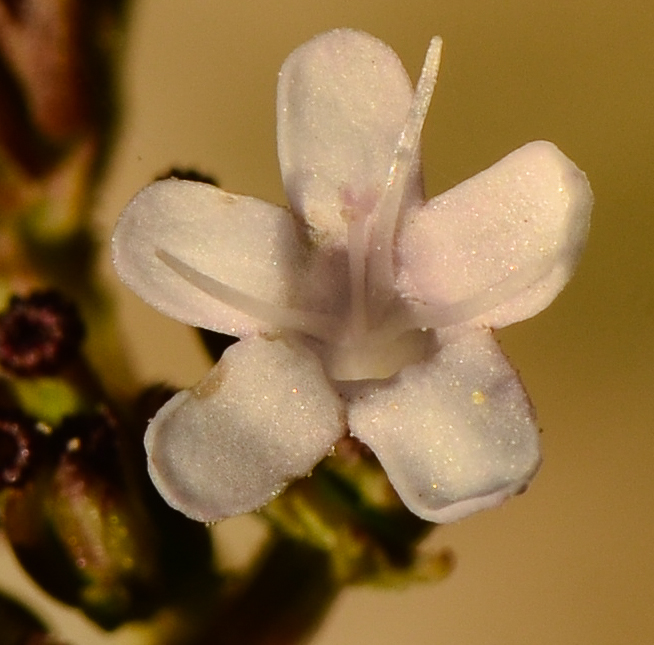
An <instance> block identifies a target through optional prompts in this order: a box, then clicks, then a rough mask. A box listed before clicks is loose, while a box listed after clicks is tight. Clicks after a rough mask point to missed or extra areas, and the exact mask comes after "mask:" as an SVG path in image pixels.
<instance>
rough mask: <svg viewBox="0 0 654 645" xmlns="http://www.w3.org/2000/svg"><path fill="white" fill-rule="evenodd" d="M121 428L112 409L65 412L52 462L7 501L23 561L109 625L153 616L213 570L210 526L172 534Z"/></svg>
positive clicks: (60, 594) (63, 596)
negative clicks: (137, 476)
mask: <svg viewBox="0 0 654 645" xmlns="http://www.w3.org/2000/svg"><path fill="white" fill-rule="evenodd" d="M118 437H119V432H118V424H117V422H116V420H115V419H114V418H113V417H112V416H111V415H110V414H109V413H107V412H101V413H96V414H89V415H78V416H74V417H70V418H68V419H66V420H64V422H63V423H62V424H61V425H60V426H59V427H58V428H55V429H54V430H53V432H52V434H51V436H49V437H48V441H49V445H50V452H51V459H50V463H49V464H47V465H46V466H44V467H42V468H40V469H39V471H38V476H36V477H35V478H33V479H32V480H31V481H30V482H28V484H27V485H26V486H24V487H23V488H22V489H20V490H11V491H9V493H10V494H8V495H7V497H6V500H5V509H4V511H5V512H4V516H5V517H4V524H5V526H4V528H5V531H6V534H7V537H8V539H9V542H10V544H11V546H12V547H13V549H14V552H15V554H16V556H17V558H18V560H19V561H20V563H21V564H22V566H23V567H24V569H25V570H26V571H27V572H28V573H29V574H30V575H31V576H32V577H33V578H34V579H35V581H36V582H38V583H39V584H40V585H41V586H42V587H43V588H44V589H45V590H46V591H47V592H48V593H50V594H51V595H53V596H55V597H56V598H58V599H59V600H61V601H63V602H65V603H68V604H70V605H73V606H77V607H79V608H81V609H82V610H83V611H84V612H85V613H86V614H87V616H89V617H90V618H91V619H92V620H94V621H95V622H96V623H97V624H98V625H100V626H101V627H103V628H105V629H114V628H116V627H118V626H119V625H121V624H122V623H124V622H125V621H129V620H138V619H144V618H147V617H149V616H151V615H152V614H153V613H154V612H156V611H158V610H159V609H161V608H162V607H165V606H168V605H169V604H170V603H172V602H174V598H173V597H174V595H175V593H177V592H178V591H179V590H180V589H182V588H183V584H182V582H181V581H182V580H183V579H184V577H185V576H189V575H195V574H196V573H197V572H198V571H199V570H205V571H207V572H208V571H209V570H210V568H209V562H210V553H211V550H210V542H209V538H208V535H207V532H206V529H205V527H203V526H201V525H200V526H198V525H197V524H196V523H192V522H190V521H188V522H185V523H184V525H183V526H182V527H179V526H178V527H176V529H177V530H176V531H173V534H172V535H167V534H166V531H165V528H166V527H165V526H162V522H161V520H160V518H159V517H156V516H155V515H154V514H153V512H152V510H151V509H150V508H146V507H145V505H144V504H143V503H142V501H141V499H140V497H139V495H138V494H137V493H136V491H137V490H138V484H136V483H135V482H133V481H131V480H129V473H128V469H125V468H124V466H123V464H124V463H125V461H124V459H123V455H122V449H121V446H120V443H119V441H118ZM171 512H172V511H171ZM187 526H190V532H187V531H186V527H187ZM171 543H174V544H175V547H176V549H182V553H181V554H179V553H177V552H175V557H177V558H178V560H179V562H181V563H183V564H182V569H183V570H182V571H179V570H178V567H179V566H180V565H179V562H171V561H170V555H171V554H170V551H171V548H170V544H171ZM185 565H186V566H185ZM207 575H209V574H205V576H207Z"/></svg>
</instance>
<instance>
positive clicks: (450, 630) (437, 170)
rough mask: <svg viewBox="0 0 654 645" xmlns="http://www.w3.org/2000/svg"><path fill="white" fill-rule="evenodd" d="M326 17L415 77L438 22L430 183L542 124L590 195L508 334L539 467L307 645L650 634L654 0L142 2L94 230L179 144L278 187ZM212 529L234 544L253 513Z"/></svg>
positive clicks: (135, 346) (178, 331)
mask: <svg viewBox="0 0 654 645" xmlns="http://www.w3.org/2000/svg"><path fill="white" fill-rule="evenodd" d="M337 26H351V27H356V28H361V29H365V30H367V31H370V32H371V33H373V34H375V35H376V36H378V37H380V38H381V39H382V40H385V41H386V42H388V43H389V44H390V45H391V46H392V47H393V48H394V49H395V50H396V51H397V52H398V54H399V56H400V58H401V59H402V60H403V62H404V63H405V66H406V67H407V69H408V71H409V73H410V74H411V76H412V78H414V80H415V79H416V77H417V74H418V71H419V68H420V65H421V63H422V57H423V55H424V52H425V50H426V47H427V44H428V41H429V38H430V37H431V36H432V35H433V34H440V35H442V36H443V38H444V41H445V49H444V54H443V63H442V68H441V69H442V72H441V77H440V81H439V84H438V87H437V89H436V93H435V97H434V100H433V103H432V108H431V113H430V115H429V117H428V121H427V126H426V132H425V138H424V143H423V158H424V170H425V178H426V183H427V189H428V190H427V192H428V194H429V195H433V194H436V193H437V192H440V191H442V190H444V189H446V188H448V187H449V186H451V185H453V184H455V183H458V182H459V181H461V180H463V179H465V178H466V177H468V176H470V175H472V174H474V173H475V172H477V171H479V170H481V169H483V168H485V167H487V166H488V165H490V164H491V163H493V162H494V161H496V160H497V159H499V158H500V157H502V156H503V155H505V154H506V153H508V152H509V151H511V150H512V149H514V148H516V147H518V146H520V145H522V144H523V143H525V142H527V141H529V140H533V139H540V138H543V139H549V140H551V141H554V142H555V143H556V144H557V145H558V146H559V147H560V148H561V149H562V150H563V151H564V152H565V153H566V154H567V155H568V156H570V157H571V158H572V159H573V160H574V161H575V162H576V163H577V164H578V165H579V166H580V167H581V168H582V169H583V170H585V171H586V172H587V174H588V176H589V179H590V181H591V184H592V186H593V189H594V191H595V195H596V208H595V211H594V220H593V225H592V231H591V237H590V241H589V245H588V249H587V253H586V255H585V257H584V259H583V261H582V264H581V266H580V268H579V270H578V273H577V275H576V276H575V278H574V280H573V282H572V283H571V284H570V286H569V287H568V288H567V289H566V291H565V292H564V293H563V294H562V295H561V296H560V297H559V299H558V300H557V301H556V302H555V304H554V305H553V306H552V307H551V308H550V309H548V310H547V311H546V312H544V313H543V314H541V315H540V316H538V317H537V318H535V319H533V320H530V321H527V322H525V323H522V324H520V325H517V326H515V327H512V328H509V329H508V330H505V331H503V332H502V334H501V340H502V344H503V347H504V349H505V351H506V352H507V353H508V354H509V356H510V357H511V359H512V361H513V362H514V364H515V365H516V366H517V367H518V368H519V369H520V372H521V374H522V377H523V379H524V381H525V383H526V385H527V388H528V390H529V392H530V393H531V395H532V397H533V400H534V402H535V403H536V405H537V407H538V410H539V414H540V420H541V424H542V426H543V428H544V433H543V444H544V453H545V463H544V466H543V469H542V471H541V473H540V475H539V477H538V478H537V480H536V482H535V483H534V485H533V487H532V488H531V490H530V491H529V493H528V494H526V495H524V496H522V497H520V498H518V499H515V500H513V501H511V502H510V503H508V504H507V505H505V506H504V507H503V508H501V509H499V510H496V511H491V512H487V513H485V514H480V515H478V516H476V517H473V518H470V519H468V520H465V521H463V522H461V523H459V524H457V525H454V526H448V527H445V528H442V529H439V530H438V531H437V532H436V533H434V535H433V537H432V538H431V540H430V545H432V546H433V548H439V547H441V546H445V545H447V546H450V547H452V548H453V549H454V551H455V552H456V554H457V557H458V566H457V568H456V570H455V571H454V573H453V575H452V576H451V577H450V578H449V579H448V580H446V581H445V582H444V583H442V584H438V585H434V586H416V587H412V588H410V589H408V590H391V591H378V590H374V589H367V588H356V589H352V590H349V591H347V592H346V593H344V594H343V596H342V597H341V598H340V600H339V602H338V603H337V606H336V607H335V609H334V611H333V612H332V613H331V614H330V616H329V618H328V620H327V622H326V624H325V625H324V628H323V629H322V631H321V632H320V633H319V634H318V636H317V637H316V638H315V641H314V642H315V644H316V645H335V644H336V645H364V644H366V643H375V644H376V645H395V644H398V643H411V644H413V645H431V644H434V645H438V644H444V645H552V644H557V645H586V644H592V645H613V644H623V643H629V644H630V645H641V644H642V645H646V644H649V643H652V642H654V611H652V603H653V601H654V521H653V517H652V516H653V513H654V510H653V499H654V495H653V493H654V467H653V465H652V462H653V460H654V432H653V430H654V414H653V409H654V406H653V404H652V398H653V394H652V392H653V390H654V337H653V335H652V333H651V329H652V323H653V320H654V285H653V282H654V253H653V252H652V250H651V247H652V242H653V241H654V239H653V238H654V196H653V190H652V185H653V183H654V180H653V174H654V163H653V162H654V114H653V110H652V103H653V100H654V4H652V3H651V0H626V1H624V2H621V3H619V2H615V1H614V0H547V1H546V0H540V1H536V0H504V1H501V0H429V1H427V0H402V2H398V1H395V2H390V1H389V0H375V1H372V0H348V1H347V2H343V1H338V0H321V1H320V2H316V3H311V2H308V1H307V0H303V1H302V0H275V1H274V2H272V1H268V0H258V1H254V0H238V1H232V2H219V1H213V2H212V1H210V0H186V1H185V2H179V1H175V0H140V1H138V2H135V6H134V9H133V21H132V27H131V31H130V34H129V39H128V41H127V42H126V44H125V60H124V63H125V78H124V85H123V88H124V99H125V110H126V111H125V115H124V119H123V125H122V133H121V138H120V141H119V143H118V147H117V150H116V155H115V158H114V160H113V163H112V166H111V168H110V173H109V176H108V181H107V184H106V190H105V192H104V194H103V196H102V199H101V201H100V203H99V205H98V212H97V222H98V230H99V233H100V235H101V237H102V241H103V243H104V244H105V245H108V243H109V238H110V234H111V227H112V226H113V223H114V221H115V219H116V217H117V215H118V213H119V212H120V210H121V208H122V206H123V205H124V204H125V202H126V201H127V200H128V199H129V198H130V197H131V196H132V195H133V193H134V192H136V190H138V189H139V188H140V187H141V186H143V185H144V184H146V183H147V182H149V181H150V180H151V179H152V178H153V176H154V175H155V174H157V173H158V172H160V171H162V170H165V169H167V168H169V167H170V166H171V165H173V164H179V165H187V166H192V167H195V168H197V169H200V170H203V171H205V172H208V173H211V174H214V175H215V176H217V177H218V178H219V179H220V182H221V184H222V186H223V187H224V188H226V189H227V190H230V191H233V192H241V193H245V194H252V195H256V196H259V197H262V198H264V199H268V200H271V201H277V202H283V200H284V196H283V192H282V186H281V181H280V178H279V172H278V168H277V160H276V150H275V113H274V106H275V84H276V76H277V71H278V69H279V67H280V65H281V63H282V61H283V60H284V58H285V56H286V55H287V54H288V53H290V51H291V50H292V49H293V48H294V47H296V46H297V45H299V44H300V43H302V42H303V41H305V40H307V39H308V38H309V37H311V36H312V35H314V34H316V33H318V32H320V31H324V30H327V29H330V28H333V27H337ZM105 269H106V271H107V274H108V275H109V274H110V268H109V263H108V259H107V257H105ZM117 294H118V297H119V301H120V304H121V314H122V323H123V326H124V331H125V332H126V334H127V335H128V338H129V349H130V351H132V352H133V353H134V356H135V360H136V361H137V366H138V368H139V371H140V374H141V375H142V376H143V378H146V379H162V378H164V379H167V380H169V381H172V382H174V383H176V384H179V385H189V384H191V383H192V382H193V381H194V380H196V379H197V378H199V377H200V376H201V375H202V373H203V372H204V370H205V369H206V363H205V361H204V359H203V358H202V355H201V354H200V352H199V350H198V349H197V347H196V346H195V345H194V343H193V336H192V334H191V333H190V332H189V331H188V330H186V329H184V328H182V327H181V326H180V325H178V324H176V323H174V322H171V321H168V320H165V319H164V318H162V317H161V316H159V315H157V314H155V313H154V312H152V311H150V310H149V309H148V308H147V307H146V306H145V305H143V304H141V303H140V302H139V301H137V299H136V297H135V296H132V294H131V293H128V292H127V290H126V289H123V288H122V287H120V288H118V287H117ZM224 530H225V531H227V532H228V533H230V532H231V534H232V538H233V536H234V535H237V536H238V537H237V540H238V539H240V532H246V533H247V531H248V530H249V524H248V523H247V522H242V521H240V522H239V521H237V522H235V523H234V524H233V525H232V526H226V527H225V528H224ZM233 541H236V540H234V539H233ZM6 567H8V568H10V567H11V563H8V564H6ZM6 570H8V569H6ZM11 584H13V585H14V588H15V589H16V590H17V592H18V593H19V594H20V595H21V596H23V597H25V596H26V594H29V593H31V592H30V591H29V589H28V587H27V586H25V585H24V584H23V583H21V582H20V581H18V580H16V581H15V582H12V583H11ZM3 586H7V585H6V584H5V581H4V580H3ZM37 603H38V606H39V607H41V608H43V611H44V613H45V615H46V616H48V617H54V619H55V620H59V618H58V615H59V614H57V613H56V612H53V610H52V608H51V605H49V604H47V603H45V602H44V601H43V600H42V599H40V600H38V601H37ZM68 620H70V621H72V625H73V626H72V628H71V629H73V630H74V631H73V632H72V633H75V634H76V636H75V637H74V638H73V637H71V636H69V635H66V636H67V638H68V639H69V640H71V641H72V642H73V645H96V644H97V645H101V644H109V643H111V644H115V645H118V644H121V645H122V644H123V643H125V644H126V643H135V642H137V641H138V639H137V636H138V634H137V633H135V631H134V630H128V631H127V632H125V631H124V632H120V633H118V634H115V635H112V636H109V637H105V636H102V635H100V634H99V633H98V632H97V631H95V630H93V629H91V628H90V627H88V626H87V625H85V623H84V621H82V620H80V619H78V618H76V617H74V616H73V617H72V618H70V617H69V618H68ZM75 638H76V640H75ZM0 640H1V639H0Z"/></svg>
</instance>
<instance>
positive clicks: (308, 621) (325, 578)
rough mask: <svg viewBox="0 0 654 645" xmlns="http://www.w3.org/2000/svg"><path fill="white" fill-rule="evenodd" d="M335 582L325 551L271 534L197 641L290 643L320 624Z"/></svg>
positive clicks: (302, 640)
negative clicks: (206, 632)
mask: <svg viewBox="0 0 654 645" xmlns="http://www.w3.org/2000/svg"><path fill="white" fill-rule="evenodd" d="M339 586H340V585H339V584H338V582H337V581H336V579H335V576H334V574H333V571H332V567H331V557H330V555H329V553H328V552H327V551H324V550H322V549H319V548H315V547H313V546H311V545H310V544H308V543H306V542H299V541H297V540H294V539H291V538H287V537H283V536H281V535H274V536H273V537H271V540H270V543H269V545H268V546H267V548H266V549H265V550H264V552H263V554H262V555H261V558H260V560H259V563H258V566H257V567H255V569H254V573H253V574H252V576H251V577H250V578H248V579H247V580H246V581H245V583H244V585H243V586H242V587H241V588H239V589H238V590H237V591H236V593H235V594H234V595H233V597H232V598H231V599H230V600H228V601H227V603H226V606H225V608H224V610H223V612H222V613H221V618H220V621H219V623H218V624H217V625H216V626H215V628H214V629H213V631H212V634H210V636H209V637H208V638H207V639H206V640H203V641H202V643H201V645H296V644H299V643H306V642H308V640H309V639H310V637H311V636H312V634H313V633H314V631H315V630H316V629H317V627H318V626H319V625H320V623H321V621H322V619H323V617H324V616H325V614H326V613H327V611H328V609H329V608H330V606H331V604H332V602H333V600H334V599H335V597H336V595H337V593H338V591H339Z"/></svg>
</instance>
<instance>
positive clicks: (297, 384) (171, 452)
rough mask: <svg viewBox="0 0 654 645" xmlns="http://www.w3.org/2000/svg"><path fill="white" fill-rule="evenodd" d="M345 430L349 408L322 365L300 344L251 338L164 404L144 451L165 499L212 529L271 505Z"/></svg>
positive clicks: (156, 483) (154, 422)
mask: <svg viewBox="0 0 654 645" xmlns="http://www.w3.org/2000/svg"><path fill="white" fill-rule="evenodd" d="M344 431H345V420H344V412H343V403H342V401H341V399H340V398H339V396H338V395H337V394H336V393H335V392H334V390H333V389H332V388H331V386H330V384H329V383H328V381H327V379H326V377H325V375H324V372H323V370H322V367H321V365H320V362H319V360H318V358H317V357H316V356H315V355H314V354H312V353H311V352H310V351H309V350H307V349H305V348H303V347H302V346H301V345H297V344H296V345H292V346H291V345H288V344H287V343H286V342H285V341H283V340H275V341H269V340H266V339H263V338H253V339H249V340H246V341H241V342H239V343H236V345H232V346H231V347H230V348H228V349H227V351H226V352H225V354H224V356H223V358H222V359H221V360H220V362H219V363H218V364H217V365H216V366H215V367H214V368H213V369H212V370H211V371H210V372H209V374H207V376H206V377H205V378H204V379H203V380H202V381H201V382H200V383H199V384H198V385H196V386H195V387H194V388H192V389H191V390H185V391H183V392H180V393H179V394H177V395H176V396H175V397H173V399H171V400H170V401H169V402H168V403H167V404H166V405H164V407H163V408H161V410H159V412H158V413H157V415H156V416H155V418H154V419H153V421H152V422H151V424H150V426H149V427H148V431H147V434H146V439H145V444H146V450H147V453H148V467H149V471H150V476H151V477H152V480H153V482H154V484H155V486H156V487H157V489H158V490H159V492H160V493H161V495H162V496H163V497H164V499H165V500H166V501H167V502H168V503H169V504H170V505H171V506H172V507H173V508H176V509H178V510H179V511H181V512H182V513H184V514H186V515H188V516H189V517H191V518H193V519H196V520H201V521H205V522H210V521H214V520H220V519H223V518H225V517H230V516H232V515H238V514H240V513H247V512H250V511H253V510H255V509H257V508H259V507H261V506H263V505H264V504H266V503H267V502H269V501H270V500H271V499H273V498H274V497H275V496H277V495H278V494H279V493H280V492H281V491H282V490H283V489H284V488H285V487H286V486H287V484H288V483H289V482H291V481H292V480H294V479H296V478H298V477H302V476H304V475H307V474H308V473H309V472H310V471H311V470H312V469H313V467H314V466H315V465H316V464H317V463H318V462H319V461H320V460H321V459H322V458H323V457H325V456H326V455H327V454H328V452H329V451H330V450H331V448H332V447H333V445H334V444H335V443H336V441H338V439H339V438H340V437H341V436H342V435H343V434H344Z"/></svg>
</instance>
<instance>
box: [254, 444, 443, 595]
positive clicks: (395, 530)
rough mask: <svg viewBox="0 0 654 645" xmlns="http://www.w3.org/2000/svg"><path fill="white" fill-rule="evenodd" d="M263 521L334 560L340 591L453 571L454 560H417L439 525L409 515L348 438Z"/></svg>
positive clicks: (374, 464)
mask: <svg viewBox="0 0 654 645" xmlns="http://www.w3.org/2000/svg"><path fill="white" fill-rule="evenodd" d="M260 513H261V514H262V515H263V516H264V517H266V518H267V519H268V520H270V521H271V522H272V524H273V525H274V526H275V528H276V529H277V530H279V531H280V532H281V533H282V534H285V535H288V536H290V537H292V538H293V539H295V540H298V541H301V542H305V543H308V544H311V545H313V546H314V547H316V548H321V549H324V550H325V551H327V552H329V553H330V554H331V562H332V567H333V571H334V575H335V577H336V579H337V580H338V581H339V582H340V583H341V584H348V583H360V582H374V583H380V584H384V583H387V582H388V583H392V584H397V583H398V582H401V581H402V580H404V581H407V582H408V581H410V580H418V579H421V580H424V579H426V578H429V579H431V580H435V579H439V578H442V577H444V576H445V575H447V573H448V572H449V571H450V569H451V566H452V557H451V554H450V553H449V552H442V553H438V554H435V555H428V556H423V555H422V554H421V553H420V552H419V550H418V548H417V547H418V545H419V543H420V541H421V540H422V539H423V538H424V537H425V536H426V535H427V533H428V532H429V531H430V530H431V529H433V527H434V525H433V524H432V523H430V522H425V521H424V520H421V519H420V518H418V517H417V516H416V515H414V514H413V513H411V512H410V511H409V510H408V509H407V508H406V507H405V505H404V504H403V503H402V501H401V500H400V499H399V497H398V496H397V494H396V493H395V490H394V489H393V487H392V486H391V484H390V482H389V481H388V478H387V476H386V473H385V472H384V470H383V468H382V467H381V466H380V464H379V462H378V461H377V459H376V458H375V457H374V455H373V454H372V452H371V451H370V450H369V449H368V448H367V447H366V446H365V445H364V444H362V443H361V442H359V441H358V440H356V439H354V438H351V437H348V438H346V439H343V440H341V441H340V442H339V443H338V444H337V446H336V449H335V452H334V454H333V455H331V456H329V457H327V458H326V459H324V460H323V461H322V462H321V463H320V464H319V465H318V466H317V467H316V469H315V470H314V471H313V473H312V475H311V476H310V477H308V478H305V479H302V480H299V481H297V482H296V483H294V484H293V485H292V486H290V487H289V488H288V489H287V490H286V491H285V492H284V494H282V495H281V496H280V497H278V498H277V499H275V500H274V501H272V502H271V503H270V504H268V505H267V506H265V507H264V508H263V509H261V511H260Z"/></svg>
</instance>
